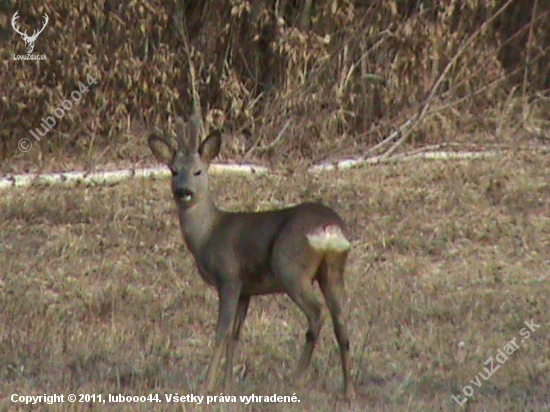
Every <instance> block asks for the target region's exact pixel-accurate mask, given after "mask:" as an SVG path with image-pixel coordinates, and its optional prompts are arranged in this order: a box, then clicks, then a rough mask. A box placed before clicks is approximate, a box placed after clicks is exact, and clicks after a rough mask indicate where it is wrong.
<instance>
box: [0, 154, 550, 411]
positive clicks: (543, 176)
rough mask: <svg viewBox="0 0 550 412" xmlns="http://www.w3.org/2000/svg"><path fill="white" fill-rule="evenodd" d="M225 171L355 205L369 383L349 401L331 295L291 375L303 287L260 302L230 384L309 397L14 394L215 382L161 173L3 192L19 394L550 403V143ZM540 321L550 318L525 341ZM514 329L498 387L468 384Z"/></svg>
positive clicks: (211, 321) (213, 305)
mask: <svg viewBox="0 0 550 412" xmlns="http://www.w3.org/2000/svg"><path fill="white" fill-rule="evenodd" d="M212 180H213V190H214V191H215V193H216V198H217V202H218V204H219V205H223V206H224V207H225V208H227V209H233V210H235V209H248V210H259V209H265V208H268V207H273V206H282V205H289V204H292V203H295V202H299V201H303V200H322V201H324V202H326V203H327V204H329V205H330V206H332V207H334V208H335V209H336V210H338V211H339V212H340V213H341V214H342V216H343V217H344V218H345V219H346V220H347V222H348V223H349V225H350V227H351V233H352V239H353V251H352V253H351V255H350V259H349V264H348V268H347V283H346V288H347V291H348V309H349V310H348V318H349V322H348V323H349V326H350V328H351V340H352V360H353V375H354V377H355V381H356V390H357V393H358V398H357V399H356V400H355V401H354V402H353V403H351V404H348V403H347V402H345V401H342V400H340V399H339V395H340V393H341V383H342V381H341V372H340V364H339V357H338V351H337V347H336V343H335V339H334V336H333V334H332V325H331V321H330V317H329V316H328V312H327V311H326V309H325V310H324V315H325V323H324V327H323V330H322V333H321V338H320V342H319V345H318V346H317V348H316V351H315V352H314V355H313V361H312V371H311V374H310V376H309V381H308V383H307V385H306V387H305V388H303V389H296V388H295V387H294V386H293V385H292V382H291V381H290V380H289V379H288V377H289V376H290V374H291V373H292V371H293V370H294V367H295V364H296V362H297V358H298V356H299V351H300V349H301V345H302V343H303V339H304V333H305V325H306V322H305V318H304V317H303V316H302V314H301V312H300V311H299V310H298V308H297V307H296V306H295V305H294V304H293V303H292V302H291V301H290V299H289V298H287V297H285V296H268V297H261V298H256V299H253V301H252V304H251V309H250V312H249V316H248V318H247V320H246V322H245V325H244V329H243V336H242V341H241V344H240V346H239V355H238V357H237V359H236V360H235V369H234V383H233V385H232V387H231V388H228V390H227V391H226V392H224V394H230V395H251V394H253V393H254V394H256V395H272V394H275V393H276V394H279V395H292V394H293V393H296V394H297V396H298V397H299V399H300V401H301V402H300V403H296V404H291V403H286V404H283V403H280V404H267V403H266V404H260V403H256V404H253V405H248V406H247V405H243V404H241V403H218V404H214V405H209V406H204V405H202V406H201V407H197V406H195V405H193V404H186V403H178V404H167V403H155V404H150V403H145V404H140V403H125V404H105V405H103V404H92V403H77V404H72V405H69V404H67V403H65V404H62V405H60V404H57V405H49V406H48V405H35V406H23V405H22V404H14V403H12V402H11V401H10V396H11V394H14V393H17V394H22V395H40V394H44V393H47V394H54V393H57V394H65V396H67V395H68V394H69V393H82V394H86V393H88V394H98V393H101V394H103V395H104V396H106V395H107V394H125V395H147V394H150V393H152V394H159V397H160V399H162V400H164V395H165V394H175V393H178V394H180V395H184V394H188V393H192V394H196V395H204V393H203V392H202V383H203V380H204V377H205V372H206V367H207V364H208V362H209V360H210V356H211V353H212V344H213V335H214V326H215V321H216V310H217V297H216V295H215V292H214V290H213V289H210V288H208V287H207V286H206V285H205V284H203V283H202V281H201V279H200V278H199V276H198V274H197V271H196V269H195V266H194V263H193V261H192V259H191V255H190V254H189V253H188V252H187V250H186V249H185V246H184V244H183V240H182V239H181V235H180V232H179V227H178V223H177V218H176V213H175V206H174V205H173V203H172V199H171V194H170V192H169V183H168V181H165V180H161V181H159V180H157V181H154V180H147V181H131V182H124V183H121V184H118V185H113V186H111V187H95V188H89V187H80V188H72V189H70V188H60V187H33V188H29V189H20V190H12V191H9V192H8V191H6V192H3V193H2V196H1V200H0V216H1V217H2V218H1V219H0V268H1V269H0V409H1V410H51V411H61V410H73V411H80V410H97V411H103V410H117V411H119V410H121V411H130V410H143V411H146V410H153V409H154V410H182V411H187V410H195V409H201V410H219V411H240V410H244V411H247V410H250V411H252V410H254V411H256V410H259V411H263V410H265V411H268V410H269V411H272V410H276V411H292V410H305V411H317V412H321V411H346V410H350V411H366V410H368V411H392V412H400V411H418V412H426V411H459V410H461V411H462V410H464V411H492V412H493V411H499V412H501V411H521V412H524V411H536V412H539V411H550V345H549V342H550V310H549V307H550V276H549V275H550V163H549V161H548V156H547V155H546V156H540V155H539V156H536V155H532V154H527V153H516V154H515V155H514V156H510V157H504V158H500V159H493V160H479V161H470V162H427V161H425V162H410V163H402V164H397V165H385V166H380V167H369V168H365V169H359V170H354V171H348V172H345V173H341V174H330V175H322V176H319V177H312V176H303V175H300V174H296V175H288V176H278V177H266V178H254V179H252V178H236V177H231V178H227V177H214V178H213V179H212ZM531 320H533V322H534V323H536V324H538V325H540V327H539V328H537V329H536V330H535V331H532V332H531V334H530V336H529V338H525V336H523V337H522V335H520V331H521V330H522V328H525V324H524V321H531ZM514 338H516V341H515V342H516V343H518V344H519V345H518V346H519V348H518V349H517V350H516V351H515V352H514V353H513V354H510V355H509V358H508V359H507V360H505V362H504V363H503V364H502V365H501V366H500V368H499V369H498V371H496V372H495V374H494V375H493V376H491V377H490V378H488V379H487V380H483V379H481V380H480V387H478V386H477V385H475V384H474V383H472V382H470V381H472V380H473V381H474V382H475V380H476V375H477V374H478V373H479V372H483V368H484V367H485V366H487V365H485V364H484V362H485V361H486V360H487V359H488V358H489V357H494V356H496V355H497V354H498V350H499V349H502V348H503V347H504V346H505V345H506V344H507V343H508V342H509V341H511V340H512V339H514ZM521 339H523V342H522V341H521ZM495 365H496V361H495ZM477 376H479V375H477ZM478 379H479V378H478ZM466 385H470V386H471V387H472V388H473V392H474V393H473V395H472V397H471V398H470V399H469V400H468V402H467V403H466V404H465V405H464V406H462V407H459V406H458V405H457V404H456V403H455V402H454V401H453V400H452V399H451V396H452V395H455V396H457V397H458V398H459V399H463V398H464V395H463V393H462V389H463V388H464V387H465V386H466Z"/></svg>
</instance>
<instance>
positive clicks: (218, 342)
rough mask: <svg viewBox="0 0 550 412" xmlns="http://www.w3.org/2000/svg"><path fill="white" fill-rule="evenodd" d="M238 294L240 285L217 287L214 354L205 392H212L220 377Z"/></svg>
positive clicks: (232, 284)
mask: <svg viewBox="0 0 550 412" xmlns="http://www.w3.org/2000/svg"><path fill="white" fill-rule="evenodd" d="M240 293H241V285H240V283H239V284H235V283H228V284H222V285H220V287H218V299H219V308H218V324H217V327H216V338H215V344H214V354H213V356H212V361H211V362H210V368H209V370H208V375H207V378H206V390H207V392H213V391H214V389H215V388H216V384H217V382H218V378H219V376H220V366H221V358H222V355H223V351H224V349H225V348H226V345H227V342H228V340H229V339H230V338H231V336H230V335H231V332H232V328H233V323H234V322H235V316H236V314H237V307H238V304H239V296H240Z"/></svg>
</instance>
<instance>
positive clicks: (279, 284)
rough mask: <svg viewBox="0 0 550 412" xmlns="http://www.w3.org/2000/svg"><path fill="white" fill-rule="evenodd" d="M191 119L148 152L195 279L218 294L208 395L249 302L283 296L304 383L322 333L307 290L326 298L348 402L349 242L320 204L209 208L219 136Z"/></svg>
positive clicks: (229, 357)
mask: <svg viewBox="0 0 550 412" xmlns="http://www.w3.org/2000/svg"><path fill="white" fill-rule="evenodd" d="M199 129H200V124H199V121H198V119H197V117H196V116H193V117H192V119H191V121H190V124H189V127H188V128H186V126H185V124H184V122H183V120H182V119H181V118H180V117H177V118H176V135H177V147H176V148H175V147H174V146H173V145H172V144H171V140H170V139H169V138H167V137H165V136H164V135H163V134H162V133H161V132H160V131H159V130H158V129H156V130H154V131H153V132H151V133H150V135H149V138H148V143H149V147H150V148H151V151H152V152H153V154H154V155H155V157H156V158H157V159H158V160H159V161H161V162H163V163H165V164H166V165H167V166H168V167H169V168H170V170H171V172H172V193H173V196H174V200H175V202H176V206H177V211H178V217H179V221H180V226H181V231H182V234H183V238H184V240H185V243H186V244H187V247H188V249H189V251H190V252H191V254H192V255H193V257H194V258H195V262H196V265H197V268H198V271H199V273H200V275H201V277H202V279H203V280H204V281H205V282H206V283H208V284H209V285H211V286H215V287H216V289H217V292H218V298H219V309H218V321H217V329H216V335H215V336H216V337H215V348H214V354H213V357H212V360H211V363H210V367H209V370H208V375H207V378H206V389H207V391H209V392H212V391H213V390H214V389H215V387H216V385H217V382H218V379H219V375H220V372H221V360H222V356H223V351H224V349H225V350H226V364H225V374H224V381H227V380H228V378H229V375H230V374H231V373H232V369H233V353H234V350H235V345H236V343H237V341H238V339H239V335H240V331H241V327H242V324H243V321H244V319H245V317H246V312H247V310H248V305H249V303H250V298H251V297H252V296H253V295H261V294H270V293H286V294H287V295H288V296H289V297H290V298H291V299H292V300H293V301H294V302H295V303H296V304H297V305H298V306H299V307H300V309H301V310H302V311H303V312H304V314H305V315H306V317H307V321H308V329H307V333H306V342H305V345H304V348H303V351H302V354H301V357H300V361H299V363H298V368H297V370H296V376H297V382H298V383H299V384H303V381H304V379H305V375H306V373H307V371H308V369H309V364H310V360H311V354H312V352H313V349H314V347H315V343H316V342H317V338H318V337H319V332H320V330H321V324H322V319H321V305H320V304H319V302H318V300H317V298H316V296H315V293H314V288H313V282H314V281H317V283H318V284H319V286H320V289H321V291H322V293H323V295H324V297H325V300H326V303H327V306H328V309H329V311H330V314H331V317H332V321H333V324H334V333H335V335H336V339H337V341H338V345H339V347H340V358H341V362H342V371H343V376H344V393H345V396H346V397H347V398H353V397H354V396H355V390H354V388H353V383H352V378H351V375H350V359H349V339H348V331H347V327H346V325H345V323H344V319H343V313H342V311H343V304H344V300H345V291H344V267H345V263H346V258H347V255H348V251H349V249H350V242H349V241H348V240H347V239H346V235H345V233H346V227H345V224H344V222H343V220H342V219H341V218H340V216H338V214H336V212H334V211H333V210H332V209H330V208H328V207H327V206H324V205H323V204H320V203H302V204H299V205H297V206H293V207H289V208H286V209H282V210H273V211H266V212H249V213H247V212H238V213H230V212H225V211H222V210H219V209H218V208H217V207H216V205H215V204H214V200H213V197H212V194H211V192H210V189H209V186H208V174H207V172H208V166H209V164H210V162H211V161H212V159H213V158H214V157H216V156H217V155H218V153H219V151H220V147H221V135H220V133H219V132H214V133H212V134H210V135H209V136H208V137H207V138H206V139H205V140H204V141H202V142H201V139H200V138H199V134H200V132H199Z"/></svg>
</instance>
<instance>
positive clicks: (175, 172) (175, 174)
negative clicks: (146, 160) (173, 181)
mask: <svg viewBox="0 0 550 412" xmlns="http://www.w3.org/2000/svg"><path fill="white" fill-rule="evenodd" d="M170 171H171V172H172V176H177V175H178V171H177V170H176V169H170Z"/></svg>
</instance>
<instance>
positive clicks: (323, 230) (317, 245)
mask: <svg viewBox="0 0 550 412" xmlns="http://www.w3.org/2000/svg"><path fill="white" fill-rule="evenodd" d="M306 236H307V240H308V242H309V244H310V245H311V247H312V248H313V249H315V250H318V251H322V252H328V251H333V252H345V251H346V250H349V248H350V247H351V244H350V243H349V240H347V239H346V237H345V236H344V233H343V232H342V229H341V228H340V226H338V225H329V226H325V227H320V228H318V229H317V230H316V231H315V232H312V233H309V234H307V235H306Z"/></svg>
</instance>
